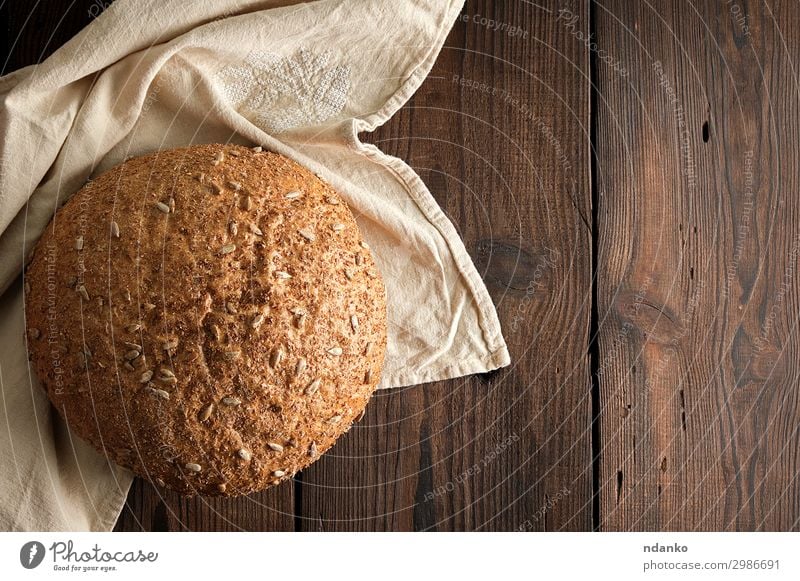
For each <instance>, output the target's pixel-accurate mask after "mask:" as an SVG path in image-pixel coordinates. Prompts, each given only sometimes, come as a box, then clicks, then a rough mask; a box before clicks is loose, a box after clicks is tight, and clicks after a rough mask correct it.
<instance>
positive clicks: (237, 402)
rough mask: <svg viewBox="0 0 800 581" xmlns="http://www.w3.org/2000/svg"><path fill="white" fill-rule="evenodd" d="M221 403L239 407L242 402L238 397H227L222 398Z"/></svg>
mask: <svg viewBox="0 0 800 581" xmlns="http://www.w3.org/2000/svg"><path fill="white" fill-rule="evenodd" d="M222 403H224V404H225V405H229V406H236V405H240V404H241V403H242V400H240V399H239V398H238V397H233V396H227V397H223V398H222Z"/></svg>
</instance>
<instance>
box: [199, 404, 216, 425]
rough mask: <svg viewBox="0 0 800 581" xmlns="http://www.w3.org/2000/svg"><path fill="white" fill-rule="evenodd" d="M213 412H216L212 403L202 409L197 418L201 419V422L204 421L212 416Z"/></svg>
mask: <svg viewBox="0 0 800 581" xmlns="http://www.w3.org/2000/svg"><path fill="white" fill-rule="evenodd" d="M213 412H214V404H213V403H210V404H208V405H207V406H205V407H204V408H203V409H201V410H200V413H199V414H197V419H199V420H200V421H201V422H204V421H206V420H207V419H208V418H210V417H211V414H212V413H213Z"/></svg>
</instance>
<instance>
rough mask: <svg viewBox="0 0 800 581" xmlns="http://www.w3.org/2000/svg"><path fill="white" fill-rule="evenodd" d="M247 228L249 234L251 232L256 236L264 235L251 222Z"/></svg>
mask: <svg viewBox="0 0 800 581" xmlns="http://www.w3.org/2000/svg"><path fill="white" fill-rule="evenodd" d="M249 228H250V232H252V233H253V234H255V235H256V236H263V235H264V233H263V232H262V231H261V228H259V227H258V226H256V225H255V224H253V223H252V222H251V223H250V226H249Z"/></svg>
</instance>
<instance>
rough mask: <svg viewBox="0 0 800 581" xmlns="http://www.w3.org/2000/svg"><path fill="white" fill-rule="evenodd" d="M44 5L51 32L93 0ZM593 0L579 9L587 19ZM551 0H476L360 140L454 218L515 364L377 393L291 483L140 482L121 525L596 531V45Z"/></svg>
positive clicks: (27, 42)
mask: <svg viewBox="0 0 800 581" xmlns="http://www.w3.org/2000/svg"><path fill="white" fill-rule="evenodd" d="M48 4H50V8H51V9H50V10H49V11H47V10H45V11H44V12H43V13H42V14H47V15H49V17H48V18H49V20H43V21H41V22H40V23H39V26H40V27H41V28H42V29H44V30H55V29H57V28H58V26H59V23H60V22H66V23H78V22H80V21H81V18H80V17H78V16H76V15H75V11H78V12H81V13H83V12H84V11H88V10H90V9H91V6H93V4H88V5H87V4H82V3H78V5H73V6H72V7H71V8H65V7H64V6H63V4H62V3H61V2H57V1H55V0H53V1H52V2H49V3H48ZM587 6H588V5H587V4H586V3H585V2H576V3H574V7H573V8H572V10H574V12H575V13H576V14H581V15H583V20H582V22H583V26H584V28H586V27H587V26H588V21H587V19H586V15H587V12H588V7H587ZM555 10H556V3H555V2H548V3H546V5H545V6H537V5H533V4H523V3H519V4H515V3H495V2H487V1H474V2H468V3H467V5H466V8H465V10H464V13H463V18H461V19H460V20H459V21H458V22H457V23H456V25H455V27H454V29H453V32H452V34H451V35H450V37H449V38H448V40H447V43H446V44H447V48H445V50H444V51H443V52H442V55H441V57H440V59H439V62H438V63H437V65H436V68H435V70H434V72H433V73H432V75H431V77H430V78H429V79H428V80H427V81H426V82H425V83H424V84H423V86H422V88H421V89H420V91H419V93H418V94H417V96H416V97H415V98H414V99H413V100H412V102H411V103H409V104H408V105H407V106H406V107H404V108H403V110H402V111H401V112H400V113H399V114H398V115H397V116H396V117H395V118H394V119H392V120H391V121H390V122H389V123H388V124H387V125H386V126H385V127H382V128H381V129H380V130H378V131H377V132H376V133H375V134H373V135H371V136H367V137H366V138H367V139H368V140H371V141H372V142H374V143H376V144H378V145H379V146H380V147H382V148H383V149H384V150H386V151H387V152H389V153H392V154H395V155H398V156H400V157H402V158H403V159H406V160H407V161H409V163H410V164H411V165H412V166H413V167H414V168H415V169H417V170H418V171H419V172H420V174H421V175H422V177H423V179H424V180H425V181H426V183H427V184H428V186H429V187H430V189H431V191H432V192H433V194H434V195H435V197H436V198H437V200H438V201H439V202H440V204H441V205H442V207H443V208H444V209H445V211H446V213H447V214H448V215H449V216H450V218H451V220H452V221H453V222H454V224H455V226H456V228H457V229H458V230H459V232H460V234H461V235H462V237H463V239H464V240H465V243H466V246H467V248H468V250H469V252H470V253H471V255H472V257H473V258H474V259H475V261H476V263H477V264H478V267H479V269H480V271H481V273H482V274H483V276H484V277H485V279H486V281H487V284H488V285H489V288H490V292H491V293H492V296H493V298H494V300H495V302H496V304H498V307H499V311H500V316H501V322H502V324H503V326H504V328H505V330H506V335H507V339H508V342H509V347H510V349H511V352H512V357H513V359H514V365H513V366H512V367H511V368H509V369H505V370H502V371H499V372H496V373H491V374H487V375H486V376H482V377H471V378H464V379H460V380H454V381H448V382H441V383H437V384H433V385H427V386H419V387H410V388H404V389H400V390H394V391H389V392H384V393H379V394H378V395H377V396H376V397H375V399H374V401H373V402H372V403H371V404H370V406H369V408H368V411H367V414H366V417H365V418H364V420H363V421H362V422H361V423H360V424H359V425H357V426H356V427H355V428H354V429H353V430H351V432H350V433H349V434H348V435H347V436H346V437H345V438H344V439H343V440H342V441H341V442H340V443H339V444H337V446H336V447H335V448H334V449H333V450H332V451H331V452H330V453H329V454H327V455H326V456H325V457H324V458H323V459H322V460H321V461H320V462H319V463H318V464H317V465H315V466H314V467H313V468H312V469H310V470H306V471H305V472H304V473H303V474H302V475H301V476H300V478H299V479H298V481H297V483H296V484H295V486H294V489H292V487H291V486H283V487H280V488H279V489H278V490H275V491H270V492H267V493H265V494H263V495H257V496H255V497H251V498H242V499H238V500H206V499H181V498H179V497H178V496H177V495H174V494H172V493H167V494H165V495H163V496H162V494H161V493H160V492H159V491H157V490H155V489H153V488H152V487H150V485H148V484H146V483H144V482H142V481H140V480H137V481H136V483H135V484H134V487H133V489H132V491H131V494H130V496H129V499H128V505H127V506H126V509H125V511H124V512H123V515H122V518H121V519H120V521H119V523H118V525H117V530H213V529H219V530H239V529H244V530H291V529H293V528H297V529H300V530H509V529H518V528H522V529H524V530H558V529H578V530H586V529H589V528H590V527H591V494H592V490H591V477H592V474H591V449H590V448H591V443H590V435H591V431H590V425H589V423H590V396H589V376H588V364H587V358H586V352H587V342H588V323H589V308H590V302H589V301H590V290H591V289H590V271H591V256H590V232H589V228H588V224H589V222H588V220H589V218H588V217H589V216H590V213H591V209H590V192H589V171H588V167H589V160H588V129H587V128H588V122H589V107H588V105H589V103H588V97H589V83H588V53H587V51H586V50H585V48H584V47H583V46H582V45H580V43H577V42H575V40H574V38H573V36H572V35H571V34H569V33H568V31H566V30H565V29H564V28H563V27H562V26H559V25H558V24H557V23H556V21H555V18H556V11H555ZM14 11H16V12H17V13H18V23H17V24H16V25H13V24H12V27H13V26H17V27H20V26H21V25H20V24H19V21H22V20H23V18H24V17H25V16H26V12H25V9H23V8H21V7H20V8H15V9H14ZM87 13H88V12H87ZM63 14H66V16H65V17H64V18H63V19H62V18H60V17H59V15H63ZM490 20H491V21H494V22H496V23H497V24H496V25H494V29H493V24H491V23H490V22H489V21H490ZM512 27H515V28H512ZM78 28H79V26H75V27H74V29H73V30H72V33H74V32H77V29H78ZM26 30H27V32H26ZM21 37H22V41H21V43H20V44H19V45H18V46H19V47H21V48H20V50H19V52H18V57H17V61H14V62H17V63H19V64H27V63H29V62H36V61H37V60H38V59H39V55H40V54H41V51H40V46H41V45H39V46H37V42H41V38H40V37H39V36H38V35H37V34H35V33H34V32H32V31H30V30H29V29H26V28H22V34H21ZM59 38H60V37H59ZM48 51H49V49H48Z"/></svg>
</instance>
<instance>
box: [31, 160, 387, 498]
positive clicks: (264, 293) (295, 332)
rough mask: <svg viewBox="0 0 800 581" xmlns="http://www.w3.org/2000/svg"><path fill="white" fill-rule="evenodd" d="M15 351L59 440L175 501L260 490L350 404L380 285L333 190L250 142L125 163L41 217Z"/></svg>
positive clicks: (381, 346) (336, 432)
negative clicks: (25, 354) (84, 445)
mask: <svg viewBox="0 0 800 581" xmlns="http://www.w3.org/2000/svg"><path fill="white" fill-rule="evenodd" d="M25 280H26V292H27V296H26V317H27V326H28V343H29V349H30V353H31V356H32V361H33V365H34V367H35V370H36V373H37V375H38V377H39V378H40V379H41V381H42V383H43V384H44V386H45V388H46V389H47V392H48V395H49V397H50V399H51V401H52V402H53V404H54V405H55V407H56V408H57V409H58V410H59V412H60V413H61V414H62V415H63V417H64V418H65V419H66V420H67V422H68V423H69V425H70V426H71V428H72V430H73V431H74V432H75V433H76V434H78V435H79V436H80V437H82V438H84V439H86V440H88V441H89V442H91V443H92V444H93V445H94V446H95V447H97V449H98V450H100V451H101V452H103V453H105V454H106V455H107V456H108V457H109V458H111V459H112V460H114V461H115V462H117V463H118V464H121V465H122V466H125V467H127V468H130V469H132V470H134V471H135V472H136V473H138V474H140V475H142V476H144V477H145V478H148V479H151V480H152V481H153V482H155V483H157V484H159V485H162V486H164V485H165V486H167V487H169V488H172V489H175V490H178V491H180V492H182V493H184V494H193V493H200V494H208V495H237V494H246V493H249V492H253V491H256V490H260V489H263V488H265V487H267V486H269V485H271V484H276V483H278V482H280V481H281V480H282V479H285V478H289V477H291V475H292V474H294V473H295V472H296V471H298V470H300V469H302V468H303V467H305V466H307V465H308V464H310V463H311V462H313V461H314V460H315V459H316V458H317V457H318V456H319V455H320V454H322V453H324V452H325V451H326V450H327V449H328V448H329V447H330V446H331V445H332V444H333V443H334V441H335V440H336V438H337V437H338V436H340V435H341V434H342V433H344V432H345V431H346V430H347V429H349V427H350V425H351V424H352V422H353V421H354V420H355V419H356V418H357V417H358V416H359V414H360V413H361V412H362V411H363V410H364V407H365V406H366V404H367V401H368V399H369V397H370V395H371V394H372V392H373V391H374V389H375V387H376V384H377V382H378V379H379V376H380V371H381V366H382V363H383V357H384V352H385V348H386V303H385V290H384V286H383V282H382V280H381V277H380V274H379V273H378V271H377V269H376V267H375V263H374V261H373V259H372V255H371V253H370V250H369V247H368V246H367V245H366V244H365V243H364V242H363V241H362V239H361V236H360V233H359V231H358V227H357V226H356V223H355V221H354V219H353V216H352V214H351V213H350V210H349V209H348V208H347V206H346V205H345V203H344V202H343V201H342V200H341V198H340V197H339V195H338V194H337V193H336V192H335V191H334V190H333V189H332V188H331V187H330V186H329V185H328V184H326V183H325V182H323V181H322V180H320V179H318V178H317V177H316V176H315V175H314V174H312V173H311V172H309V171H308V170H306V169H304V168H303V167H301V166H299V165H298V164H296V163H294V162H292V161H291V160H289V159H287V158H285V157H283V156H281V155H278V154H274V153H270V152H264V151H261V150H260V148H255V149H252V150H251V149H248V148H244V147H239V146H232V145H226V146H223V145H201V146H194V147H189V148H183V149H175V150H170V151H162V152H159V153H156V154H153V155H148V156H145V157H139V158H135V159H131V160H129V161H127V162H125V163H123V164H122V165H120V166H117V167H116V168H114V169H112V170H110V171H108V172H107V173H105V174H103V175H101V176H100V177H98V178H97V179H95V180H93V181H92V182H90V183H88V184H87V185H86V186H85V187H84V188H82V189H81V190H80V191H79V192H78V193H77V194H75V195H74V196H73V197H72V198H71V199H70V200H69V201H68V202H67V203H66V204H65V205H64V207H63V208H62V209H61V210H60V211H59V212H58V213H57V214H56V216H55V217H54V218H53V220H52V221H51V223H50V225H49V226H48V227H47V230H46V231H45V233H44V234H43V236H42V238H41V239H40V241H39V243H38V244H37V247H36V250H35V254H34V257H33V260H32V261H31V263H30V266H29V268H28V271H27V274H26V279H25Z"/></svg>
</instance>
